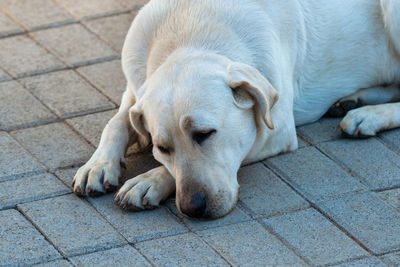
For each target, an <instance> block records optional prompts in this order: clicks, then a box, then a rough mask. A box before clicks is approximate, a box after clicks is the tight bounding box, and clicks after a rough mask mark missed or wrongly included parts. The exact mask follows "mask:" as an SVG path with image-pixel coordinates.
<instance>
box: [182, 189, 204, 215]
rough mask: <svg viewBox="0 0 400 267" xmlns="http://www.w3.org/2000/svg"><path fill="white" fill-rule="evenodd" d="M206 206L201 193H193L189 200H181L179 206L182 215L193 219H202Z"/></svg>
mask: <svg viewBox="0 0 400 267" xmlns="http://www.w3.org/2000/svg"><path fill="white" fill-rule="evenodd" d="M206 206H207V199H206V195H204V194H203V193H195V194H194V195H192V197H191V198H189V199H186V200H185V199H183V200H181V201H180V205H179V207H180V210H181V212H182V213H183V214H185V215H187V216H189V217H193V218H201V217H203V216H204V213H205V211H206Z"/></svg>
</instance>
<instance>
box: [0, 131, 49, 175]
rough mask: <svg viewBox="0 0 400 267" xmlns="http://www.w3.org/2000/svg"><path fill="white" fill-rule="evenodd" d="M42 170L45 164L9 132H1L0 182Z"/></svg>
mask: <svg viewBox="0 0 400 267" xmlns="http://www.w3.org/2000/svg"><path fill="white" fill-rule="evenodd" d="M42 171H44V166H42V165H41V164H40V163H39V162H38V161H37V160H36V159H35V158H34V157H32V156H31V155H30V154H29V153H28V152H27V151H26V150H25V149H24V148H22V147H21V146H20V145H19V144H18V143H17V142H16V141H15V140H14V139H12V138H11V137H10V136H9V135H8V134H7V133H5V132H0V182H1V181H6V180H10V179H13V178H16V177H20V176H22V175H28V174H33V173H37V172H42Z"/></svg>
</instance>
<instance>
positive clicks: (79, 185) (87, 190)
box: [72, 159, 124, 197]
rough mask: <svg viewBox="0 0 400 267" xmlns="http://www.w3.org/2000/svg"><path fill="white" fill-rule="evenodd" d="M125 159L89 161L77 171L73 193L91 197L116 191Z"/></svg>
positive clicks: (73, 183)
mask: <svg viewBox="0 0 400 267" xmlns="http://www.w3.org/2000/svg"><path fill="white" fill-rule="evenodd" d="M123 162H124V160H123V159H114V160H110V159H109V160H92V159H91V160H89V161H88V162H87V163H86V164H85V165H83V166H82V167H81V168H79V170H78V171H77V173H76V175H75V177H74V181H73V182H72V187H73V191H74V193H75V194H77V195H79V196H83V195H88V196H91V197H94V196H99V195H102V194H105V193H106V192H111V191H115V190H116V189H117V187H118V179H119V176H120V173H121V165H123V164H124V163H123Z"/></svg>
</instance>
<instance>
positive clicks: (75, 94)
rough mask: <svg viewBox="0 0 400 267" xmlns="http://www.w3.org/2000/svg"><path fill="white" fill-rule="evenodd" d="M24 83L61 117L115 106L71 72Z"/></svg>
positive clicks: (39, 76) (38, 76) (58, 73)
mask: <svg viewBox="0 0 400 267" xmlns="http://www.w3.org/2000/svg"><path fill="white" fill-rule="evenodd" d="M21 82H22V83H23V84H24V85H25V87H26V88H28V90H29V91H31V92H32V93H33V94H34V95H36V96H37V97H38V98H39V99H40V100H41V101H43V103H45V104H46V105H47V106H48V107H49V108H50V109H51V110H52V111H54V113H56V114H57V115H58V116H59V117H62V118H68V117H71V116H76V115H82V114H87V113H90V112H94V111H101V110H106V109H110V108H113V107H114V104H113V103H111V102H110V101H108V100H107V98H106V97H104V96H103V95H102V94H100V93H99V92H97V91H96V90H95V89H94V88H93V87H92V86H91V85H90V84H89V83H87V82H86V81H85V80H84V79H83V78H81V77H80V76H79V75H78V74H76V73H75V72H74V71H72V70H64V71H57V72H53V73H49V74H47V75H37V76H33V77H28V78H25V79H22V80H21Z"/></svg>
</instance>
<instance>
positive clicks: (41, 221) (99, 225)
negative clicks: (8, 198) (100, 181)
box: [18, 194, 127, 256]
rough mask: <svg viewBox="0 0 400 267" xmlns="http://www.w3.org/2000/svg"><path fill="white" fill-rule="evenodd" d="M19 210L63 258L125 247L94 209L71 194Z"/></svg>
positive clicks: (123, 241) (28, 205)
mask: <svg viewBox="0 0 400 267" xmlns="http://www.w3.org/2000/svg"><path fill="white" fill-rule="evenodd" d="M18 207H19V208H20V209H21V210H22V212H23V213H24V214H25V215H26V216H27V217H28V218H29V219H30V220H31V221H32V222H33V223H34V224H35V225H37V227H38V228H39V229H40V230H41V231H42V232H43V233H44V235H45V236H46V237H48V238H49V239H50V240H52V241H53V242H54V245H55V246H57V247H58V248H59V249H60V250H61V251H62V253H63V254H64V255H66V256H74V255H78V254H85V253H90V252H93V251H96V250H99V249H107V248H113V247H117V246H121V245H123V244H125V243H127V242H126V240H125V239H123V238H122V236H121V235H120V234H119V233H118V232H117V231H115V230H114V228H113V227H112V226H111V225H110V224H109V223H108V222H107V221H106V220H105V219H104V218H103V217H102V216H100V214H98V213H97V212H96V211H95V210H94V209H93V207H90V206H89V205H88V204H87V203H86V202H85V201H83V200H81V199H79V198H78V197H76V196H74V195H72V194H69V195H65V196H60V197H55V198H50V199H45V200H39V201H35V202H31V203H25V204H21V205H18ZM78 218H79V219H78Z"/></svg>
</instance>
